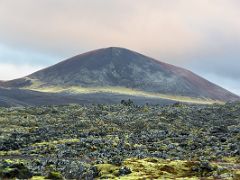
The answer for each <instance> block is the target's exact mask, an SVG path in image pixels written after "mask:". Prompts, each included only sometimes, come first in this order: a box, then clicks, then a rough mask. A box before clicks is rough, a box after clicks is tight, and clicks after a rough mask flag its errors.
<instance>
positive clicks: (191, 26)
mask: <svg viewBox="0 0 240 180" xmlns="http://www.w3.org/2000/svg"><path fill="white" fill-rule="evenodd" d="M239 9H240V1H239V0H41V1H35V0H21V1H16V0H0V79H1V80H7V79H12V78H16V77H21V76H24V75H27V74H29V73H32V72H34V71H36V70H38V69H41V68H43V67H47V66H49V65H52V64H54V63H57V62H59V61H61V60H64V59H67V58H69V57H71V56H74V55H76V54H80V53H83V52H85V51H89V50H93V49H96V48H102V47H110V46H118V47H125V48H129V49H132V50H135V51H138V52H141V53H143V54H146V55H148V56H151V57H154V58H156V59H158V60H160V61H164V62H167V63H171V64H174V65H177V66H181V67H185V68H188V69H190V70H192V71H193V72H195V73H197V74H199V75H201V76H203V77H205V78H207V79H209V80H211V81H213V82H215V83H217V84H219V85H221V86H223V87H225V88H227V89H228V90H231V91H233V92H235V93H237V94H239V95H240V21H239V17H240V11H239Z"/></svg>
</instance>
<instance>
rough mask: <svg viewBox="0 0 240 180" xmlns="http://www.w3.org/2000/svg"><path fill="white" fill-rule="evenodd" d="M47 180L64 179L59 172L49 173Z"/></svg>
mask: <svg viewBox="0 0 240 180" xmlns="http://www.w3.org/2000/svg"><path fill="white" fill-rule="evenodd" d="M45 179H64V178H63V176H62V175H61V173H59V172H54V171H52V172H49V174H48V176H47V177H46V178H45Z"/></svg>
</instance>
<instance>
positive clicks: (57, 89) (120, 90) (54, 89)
mask: <svg viewBox="0 0 240 180" xmlns="http://www.w3.org/2000/svg"><path fill="white" fill-rule="evenodd" d="M39 84H41V83H39V82H38V83H37V84H33V85H32V86H30V87H26V88H25V89H30V90H34V91H40V92H47V93H63V92H64V93H72V94H90V93H112V94H121V95H130V96H140V97H147V98H159V99H167V100H173V101H179V102H186V103H195V104H213V103H220V104H222V103H223V102H221V101H217V100H211V99H201V98H193V97H187V96H176V95H170V94H161V93H152V92H146V91H141V90H137V89H130V88H125V87H111V86H108V87H81V86H70V87H69V86H66V87H62V86H42V87H41V86H39Z"/></svg>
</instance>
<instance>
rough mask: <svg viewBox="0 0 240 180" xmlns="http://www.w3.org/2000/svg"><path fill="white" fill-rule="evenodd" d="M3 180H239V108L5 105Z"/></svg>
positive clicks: (1, 120)
mask: <svg viewBox="0 0 240 180" xmlns="http://www.w3.org/2000/svg"><path fill="white" fill-rule="evenodd" d="M0 159H1V160H0V179H1V178H6V179H11V178H19V179H31V178H32V179H44V178H46V179H64V178H66V179H94V178H96V179H119V178H120V179H234V180H238V179H240V103H233V104H225V105H217V104H215V105H201V106H199V105H183V104H174V105H171V106H164V107H161V106H149V105H145V106H136V105H134V104H132V102H131V101H123V102H122V104H119V105H91V106H80V105H69V106H49V107H32V108H31V107H30V108H0Z"/></svg>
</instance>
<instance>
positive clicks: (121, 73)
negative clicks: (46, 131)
mask: <svg viewBox="0 0 240 180" xmlns="http://www.w3.org/2000/svg"><path fill="white" fill-rule="evenodd" d="M36 82H38V84H39V85H38V86H39V87H48V86H62V87H71V86H81V87H91V88H92V87H124V88H130V89H136V90H141V91H144V92H150V93H161V94H170V95H176V96H188V97H194V98H202V99H213V100H221V101H235V100H239V96H237V95H235V94H233V93H231V92H229V91H227V90H225V89H223V88H221V87H219V86H217V85H215V84H213V83H211V82H209V81H207V80H206V79H203V78H201V77H200V76H198V75H196V74H194V73H193V72H191V71H189V70H186V69H183V68H180V67H176V66H173V65H170V64H167V63H163V62H160V61H158V60H155V59H153V58H150V57H147V56H144V55H142V54H139V53H137V52H134V51H130V50H128V49H125V48H117V47H110V48H103V49H98V50H94V51H90V52H87V53H83V54H80V55H77V56H74V57H72V58H70V59H67V60H65V61H62V62H60V63H58V64H56V65H53V66H51V67H49V68H45V69H43V70H40V71H38V72H36V73H33V74H31V75H29V76H27V77H24V78H20V79H16V80H12V81H8V82H4V83H2V84H3V85H4V86H5V87H15V88H16V87H17V88H19V87H29V86H32V85H34V83H36Z"/></svg>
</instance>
